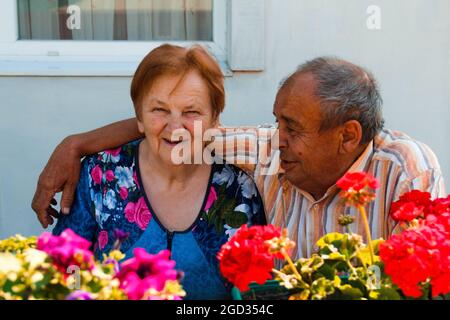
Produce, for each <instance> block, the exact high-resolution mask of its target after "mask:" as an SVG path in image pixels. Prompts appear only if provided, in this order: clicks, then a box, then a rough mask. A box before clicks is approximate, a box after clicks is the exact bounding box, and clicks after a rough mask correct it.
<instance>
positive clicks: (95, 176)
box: [91, 165, 103, 184]
mask: <svg viewBox="0 0 450 320" xmlns="http://www.w3.org/2000/svg"><path fill="white" fill-rule="evenodd" d="M102 176H103V172H102V169H101V168H100V166H98V165H96V166H95V167H94V169H92V170H91V177H92V180H93V181H94V183H95V184H100V183H101V182H102Z"/></svg>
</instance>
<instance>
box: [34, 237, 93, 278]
mask: <svg viewBox="0 0 450 320" xmlns="http://www.w3.org/2000/svg"><path fill="white" fill-rule="evenodd" d="M90 246H91V243H90V242H89V241H88V240H86V239H84V238H82V237H80V236H78V235H77V234H75V233H74V232H73V231H72V230H71V229H66V230H64V231H63V232H62V233H61V235H60V236H54V235H52V234H51V233H49V232H44V233H43V234H42V235H41V236H40V237H39V238H38V240H37V249H38V250H41V251H44V252H46V253H47V254H48V255H49V256H50V257H51V258H52V261H53V264H54V265H55V266H56V267H57V268H58V269H59V270H60V271H61V272H62V273H63V274H64V275H66V276H68V274H67V273H66V272H67V268H68V267H69V266H71V265H77V266H79V267H80V268H82V269H92V268H93V266H94V256H93V254H92V252H91V251H89V248H90Z"/></svg>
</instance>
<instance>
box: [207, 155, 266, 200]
mask: <svg viewBox="0 0 450 320" xmlns="http://www.w3.org/2000/svg"><path fill="white" fill-rule="evenodd" d="M212 182H213V184H217V185H220V186H225V187H226V188H227V189H241V190H242V193H243V195H244V197H246V198H252V197H253V196H256V195H257V194H258V189H257V188H256V183H255V181H254V180H253V177H252V176H250V175H249V174H248V173H246V172H245V171H244V170H242V169H240V168H238V167H237V166H235V165H232V164H228V163H223V164H215V165H214V176H213V180H212Z"/></svg>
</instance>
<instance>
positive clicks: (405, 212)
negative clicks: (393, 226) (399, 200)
mask: <svg viewBox="0 0 450 320" xmlns="http://www.w3.org/2000/svg"><path fill="white" fill-rule="evenodd" d="M422 214H423V207H416V205H415V204H414V203H413V202H407V203H405V204H403V205H402V206H400V207H399V208H398V209H397V210H396V211H391V216H392V219H394V220H395V221H406V222H409V221H412V220H414V219H416V218H417V217H419V216H421V215H422Z"/></svg>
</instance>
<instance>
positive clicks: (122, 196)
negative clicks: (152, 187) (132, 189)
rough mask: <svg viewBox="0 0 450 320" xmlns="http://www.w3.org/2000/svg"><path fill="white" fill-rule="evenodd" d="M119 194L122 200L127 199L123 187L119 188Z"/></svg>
mask: <svg viewBox="0 0 450 320" xmlns="http://www.w3.org/2000/svg"><path fill="white" fill-rule="evenodd" d="M119 194H120V197H121V198H122V200H125V199H126V198H127V197H128V189H127V188H125V187H122V188H120V190H119Z"/></svg>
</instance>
